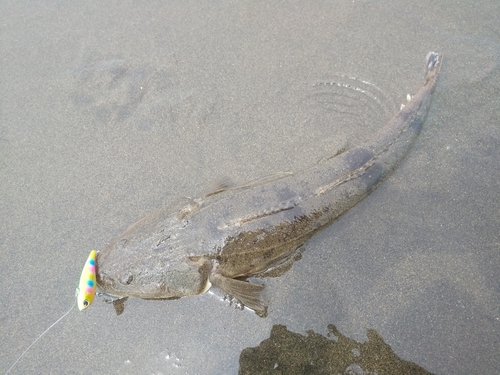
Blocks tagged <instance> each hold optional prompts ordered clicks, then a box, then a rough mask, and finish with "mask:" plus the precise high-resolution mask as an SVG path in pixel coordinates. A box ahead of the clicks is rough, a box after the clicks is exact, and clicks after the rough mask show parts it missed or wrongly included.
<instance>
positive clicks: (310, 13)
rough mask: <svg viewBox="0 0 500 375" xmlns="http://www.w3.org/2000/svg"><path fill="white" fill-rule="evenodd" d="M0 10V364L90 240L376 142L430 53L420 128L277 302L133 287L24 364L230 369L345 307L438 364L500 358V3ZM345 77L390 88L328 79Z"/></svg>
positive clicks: (329, 320)
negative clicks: (221, 189) (276, 336)
mask: <svg viewBox="0 0 500 375" xmlns="http://www.w3.org/2000/svg"><path fill="white" fill-rule="evenodd" d="M0 14H1V16H0V17H1V20H2V32H1V33H0V41H1V43H0V45H1V46H2V47H1V48H2V52H3V53H2V57H3V59H2V64H0V70H1V73H2V93H1V97H0V98H1V100H0V109H1V120H0V175H1V177H2V182H1V183H0V196H1V197H2V198H1V200H0V214H1V218H2V219H1V220H2V226H1V227H0V254H1V257H2V258H1V260H2V262H0V285H1V288H0V289H1V292H0V293H1V301H2V308H1V309H0V322H1V326H2V328H1V332H2V343H1V344H0V347H1V350H0V373H5V371H7V369H8V368H9V367H10V365H11V364H12V363H13V362H14V361H15V359H16V357H17V356H18V355H19V354H21V353H22V351H23V350H24V349H25V348H26V347H27V346H28V345H29V344H30V342H31V341H32V340H34V339H35V338H36V336H37V335H38V334H39V333H41V332H43V331H44V330H45V329H46V328H47V327H48V326H49V325H50V324H52V323H53V322H54V321H55V320H56V319H57V318H58V317H60V316H61V315H62V314H63V313H64V312H66V311H67V309H68V308H69V307H70V305H71V303H72V301H73V295H74V289H75V288H76V286H77V283H78V278H79V275H80V272H81V267H82V266H83V263H84V261H85V259H86V258H87V256H88V253H89V251H90V250H91V249H93V248H96V249H99V248H102V247H103V246H104V245H105V244H106V242H107V241H109V240H111V239H112V238H113V237H115V236H116V235H118V234H120V233H121V232H122V231H123V230H124V229H125V228H126V227H127V226H128V225H129V224H131V223H133V222H135V221H136V220H138V219H140V218H141V217H142V216H144V215H145V214H146V213H148V212H151V211H152V210H155V209H156V208H158V207H160V206H162V205H164V204H167V203H169V202H170V201H172V200H173V199H175V198H177V197H178V196H182V195H188V196H193V195H196V194H197V193H198V192H200V191H202V190H203V189H204V188H205V187H206V186H208V185H210V184H211V183H212V182H213V181H214V180H216V179H217V178H220V177H222V176H229V177H231V178H232V180H234V181H235V182H245V181H248V180H252V179H255V178H258V177H262V176H266V175H269V174H271V173H273V172H277V171H288V170H292V171H293V170H299V169H302V168H305V167H307V166H308V165H311V164H313V163H315V162H316V161H318V160H319V159H321V158H322V157H325V156H328V155H331V154H334V153H335V151H336V150H337V149H338V148H339V147H341V145H343V144H344V141H345V140H347V142H348V143H349V144H356V143H357V142H359V141H360V140H363V139H365V138H366V137H368V136H369V135H370V134H372V133H373V132H374V131H375V130H376V129H378V128H379V127H380V126H382V125H383V124H384V123H385V122H386V121H387V120H388V119H390V117H391V116H392V115H393V114H394V113H396V112H397V110H398V108H399V104H401V103H403V102H404V101H405V100H406V94H408V93H415V92H416V91H417V90H418V88H420V86H421V84H422V79H423V77H422V75H423V61H424V57H425V55H426V54H427V52H428V51H430V50H434V51H439V52H442V53H444V55H445V62H444V64H443V68H442V71H441V77H440V80H439V83H438V86H437V89H436V93H435V95H434V101H433V106H432V108H431V111H430V113H429V116H428V119H427V122H426V123H425V125H424V128H423V131H422V133H421V135H420V137H419V138H418V139H417V142H416V144H415V145H414V146H413V148H412V150H411V151H410V153H409V154H408V155H407V157H406V158H405V160H404V161H403V162H402V164H401V165H400V166H399V167H398V169H396V171H395V172H394V173H393V175H392V176H391V177H389V179H388V180H387V181H386V182H385V183H384V184H383V185H381V186H380V187H379V188H378V189H377V190H376V191H375V192H374V193H372V194H371V195H370V196H369V197H367V198H366V199H365V200H364V201H362V202H361V203H360V204H359V205H358V206H356V207H355V208H354V209H352V210H351V211H350V212H349V213H348V214H346V215H345V216H344V217H343V218H342V219H340V220H339V221H338V222H337V223H335V224H334V225H332V226H331V227H329V228H328V229H326V230H325V231H323V232H321V233H320V234H319V235H317V236H316V237H314V238H313V239H312V240H311V241H309V242H308V243H306V245H305V249H304V252H303V256H302V259H301V260H300V261H298V262H296V263H295V264H294V266H293V268H292V269H291V270H290V271H288V272H287V273H286V274H285V275H283V276H281V277H279V278H274V279H267V280H265V282H266V285H267V288H266V296H267V297H268V298H269V300H270V304H269V311H268V312H269V314H268V317H267V318H265V319H262V318H259V317H258V316H257V315H255V314H253V313H252V312H251V311H248V310H244V311H240V310H238V309H236V308H234V307H233V306H229V304H228V302H227V301H223V300H222V297H223V295H222V293H221V292H220V291H217V290H215V289H214V290H212V291H210V292H209V293H208V294H205V295H203V296H199V297H193V298H184V299H180V300H177V301H143V300H133V299H131V300H129V301H127V303H126V306H125V312H124V313H123V314H122V315H120V316H116V314H115V312H114V310H113V308H112V306H111V305H109V304H106V303H104V302H103V301H102V299H97V300H96V301H95V302H94V305H93V306H91V308H90V309H88V310H87V311H85V312H83V313H78V312H77V310H76V309H75V311H74V312H72V313H71V314H69V316H68V317H67V318H66V319H65V320H63V321H61V323H59V324H58V325H57V326H55V327H54V328H53V329H52V330H51V331H49V333H47V335H46V336H45V337H43V338H42V339H41V340H40V341H39V342H38V343H37V344H36V345H35V346H33V348H32V349H31V350H30V351H29V352H28V353H27V354H26V355H25V357H24V358H23V359H22V360H21V361H20V362H19V363H18V364H17V366H16V367H15V368H14V369H13V370H12V371H11V374H24V373H44V374H45V373H52V374H68V373H72V374H83V373H88V372H91V373H95V374H109V373H122V374H137V373H149V374H162V373H163V374H171V373H179V374H221V373H227V374H236V373H237V372H238V366H239V363H238V361H239V357H240V353H241V351H242V350H243V349H244V348H248V347H256V346H258V345H259V343H261V342H262V341H263V340H265V339H266V338H269V335H270V332H271V329H272V327H273V326H274V325H276V324H280V325H284V326H286V327H287V329H288V330H290V331H292V332H296V333H298V334H304V333H305V332H306V331H308V330H313V331H314V332H317V333H318V334H322V335H326V334H327V333H328V330H327V326H328V325H330V324H332V325H334V326H336V327H337V329H338V330H339V332H340V333H341V334H342V335H344V336H346V337H348V338H350V339H352V340H356V341H357V342H363V341H366V340H367V330H369V329H370V330H374V331H376V332H377V333H378V334H379V335H380V336H381V337H382V338H383V341H384V342H385V343H387V344H388V345H390V347H391V349H392V350H393V351H394V353H395V354H396V355H397V356H398V357H399V358H401V359H402V360H406V361H409V362H413V363H415V364H416V365H418V366H420V367H422V368H424V369H425V370H427V371H429V372H431V373H436V374H451V373H452V374H470V373H485V374H486V373H497V372H499V371H500V360H499V358H498V349H499V347H498V345H499V344H498V343H499V336H500V303H499V301H500V290H499V285H500V283H499V281H500V280H499V279H500V277H499V276H498V275H499V274H500V272H499V264H500V251H499V250H500V239H499V230H498V228H499V227H500V225H499V224H500V215H499V210H498V207H499V203H500V199H499V198H500V194H499V191H500V186H499V181H500V172H499V169H498V160H499V159H500V151H499V150H500V131H499V127H498V124H499V119H500V112H499V110H498V87H499V83H500V69H499V62H500V39H499V37H498V33H496V32H495V30H496V29H497V17H496V15H498V14H500V6H499V5H498V4H497V3H496V2H494V1H491V2H483V3H482V5H481V7H473V6H472V5H463V4H462V6H461V7H457V6H456V5H454V2H440V3H439V5H437V4H435V3H431V2H428V3H418V4H414V3H413V2H410V1H407V2H406V1H405V2H399V3H398V4H397V5H395V4H394V3H393V2H389V1H382V2H380V1H379V2H375V3H371V2H364V1H360V2H358V1H355V2H342V1H335V2H330V3H327V2H324V3H317V4H307V5H306V4H302V3H300V2H297V3H295V2H289V3H286V4H281V3H280V4H275V3H268V2H262V3H248V4H240V3H235V4H233V3H231V4H230V3H226V4H215V5H214V4H211V3H199V2H170V3H168V4H163V3H162V2H158V3H148V4H146V5H144V4H136V3H133V2H115V3H107V4H101V3H97V2H94V3H87V4H85V5H82V4H75V5H68V4H56V3H43V4H29V5H28V4H21V3H15V4H14V3H12V4H11V5H9V4H6V3H3V4H1V5H0ZM342 76H343V77H344V78H343V79H345V80H346V82H347V83H349V84H351V86H359V87H361V86H362V82H361V81H367V82H370V84H371V85H368V86H366V89H367V91H369V92H370V93H375V94H376V95H369V93H367V94H362V95H360V94H359V92H358V93H355V91H354V90H352V89H349V88H345V90H340V89H338V87H337V86H335V85H333V84H331V83H332V82H338V81H339V79H340V78H339V77H342ZM345 77H355V78H356V79H357V80H350V79H349V78H345ZM373 85H375V86H373ZM374 87H377V88H380V91H377V90H376V89H374Z"/></svg>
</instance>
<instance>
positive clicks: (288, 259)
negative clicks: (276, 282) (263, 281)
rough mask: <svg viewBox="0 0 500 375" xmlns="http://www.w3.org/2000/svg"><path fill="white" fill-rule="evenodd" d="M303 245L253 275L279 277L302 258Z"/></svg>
mask: <svg viewBox="0 0 500 375" xmlns="http://www.w3.org/2000/svg"><path fill="white" fill-rule="evenodd" d="M303 249H304V248H303V247H302V246H299V247H297V248H296V249H294V250H292V251H290V252H288V253H286V254H285V255H283V256H281V257H279V258H278V259H275V260H274V261H273V262H272V263H271V264H270V265H269V266H268V267H267V268H266V269H265V270H263V271H259V272H256V273H254V274H252V276H253V277H258V278H262V277H278V276H281V275H283V274H284V273H285V272H287V271H288V270H289V269H290V268H292V265H293V263H295V262H296V261H298V260H300V259H302V250H303Z"/></svg>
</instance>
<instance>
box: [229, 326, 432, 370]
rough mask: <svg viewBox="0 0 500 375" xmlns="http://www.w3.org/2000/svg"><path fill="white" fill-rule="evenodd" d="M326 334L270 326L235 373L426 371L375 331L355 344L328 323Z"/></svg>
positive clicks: (241, 356)
mask: <svg viewBox="0 0 500 375" xmlns="http://www.w3.org/2000/svg"><path fill="white" fill-rule="evenodd" d="M328 330H329V334H328V337H329V338H327V337H325V336H322V335H320V334H318V333H315V332H313V331H307V336H302V335H300V334H298V333H294V332H290V331H288V330H287V329H286V327H285V326H283V325H274V326H273V328H272V330H271V336H270V337H269V339H267V340H264V341H262V342H261V343H260V345H259V346H258V347H256V348H246V349H244V350H243V351H242V352H241V355H240V369H239V372H238V374H239V375H254V374H261V375H264V374H430V373H429V372H427V371H426V370H424V369H423V368H422V367H420V366H418V365H416V364H415V363H413V362H409V361H405V360H403V359H401V358H399V357H398V356H397V355H396V354H395V353H394V352H393V350H392V349H391V347H390V346H389V345H388V344H386V343H385V342H384V340H383V338H382V336H380V335H379V334H378V333H377V332H376V331H375V330H372V329H369V330H368V332H367V336H368V341H367V342H365V343H358V342H356V341H354V340H352V339H350V338H348V337H346V336H344V335H342V334H341V333H340V332H339V331H338V330H337V328H336V327H335V326H334V325H333V324H330V325H329V326H328Z"/></svg>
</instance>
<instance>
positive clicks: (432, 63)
mask: <svg viewBox="0 0 500 375" xmlns="http://www.w3.org/2000/svg"><path fill="white" fill-rule="evenodd" d="M442 60H443V55H442V54H440V53H437V52H432V51H431V52H429V53H428V54H427V56H426V57H425V81H426V82H427V81H429V80H431V79H433V78H434V77H436V75H437V74H438V73H439V69H440V68H441V61H442Z"/></svg>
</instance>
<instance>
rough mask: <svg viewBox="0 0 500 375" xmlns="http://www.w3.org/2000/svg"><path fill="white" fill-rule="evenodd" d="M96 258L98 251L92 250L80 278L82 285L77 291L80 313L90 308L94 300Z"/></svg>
mask: <svg viewBox="0 0 500 375" xmlns="http://www.w3.org/2000/svg"><path fill="white" fill-rule="evenodd" d="M95 256H96V251H95V250H92V251H91V252H90V255H89V257H88V259H87V261H86V262H85V265H84V266H83V270H82V275H81V276H80V285H79V287H78V289H77V296H76V300H77V304H78V308H79V309H80V311H82V310H83V309H86V308H87V307H89V306H90V305H91V303H92V301H93V300H94V296H95V289H96V282H95Z"/></svg>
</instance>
